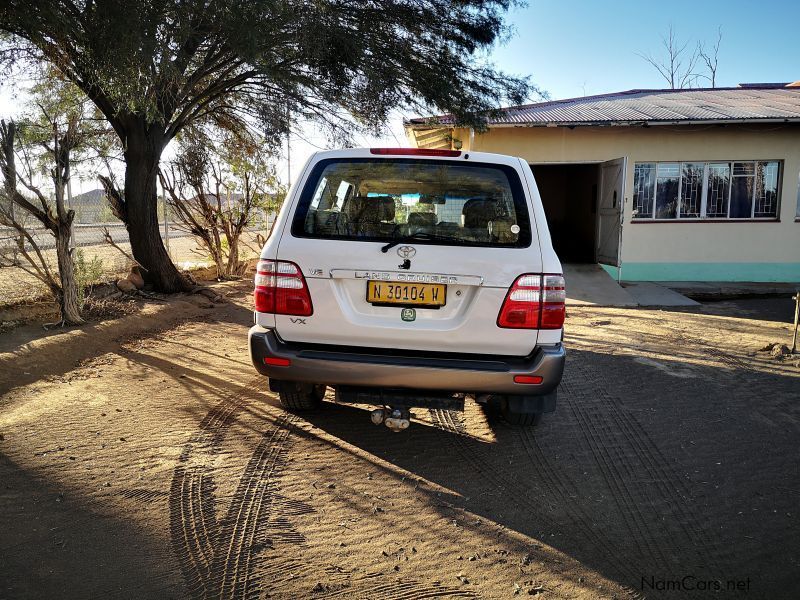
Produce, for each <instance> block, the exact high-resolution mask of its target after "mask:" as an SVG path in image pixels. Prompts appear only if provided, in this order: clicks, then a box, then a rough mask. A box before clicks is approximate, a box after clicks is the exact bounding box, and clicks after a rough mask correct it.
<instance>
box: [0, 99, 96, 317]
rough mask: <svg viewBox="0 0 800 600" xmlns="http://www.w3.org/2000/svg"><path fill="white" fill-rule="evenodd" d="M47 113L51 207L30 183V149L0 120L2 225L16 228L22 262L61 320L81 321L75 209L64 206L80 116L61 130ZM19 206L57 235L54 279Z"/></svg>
mask: <svg viewBox="0 0 800 600" xmlns="http://www.w3.org/2000/svg"><path fill="white" fill-rule="evenodd" d="M45 116H46V117H47V118H48V120H51V119H52V121H51V124H52V135H53V144H52V146H50V145H48V144H45V147H46V150H47V154H48V156H49V158H50V159H51V160H52V169H51V170H50V177H51V178H52V183H53V186H54V188H55V210H53V208H54V207H53V206H52V204H51V203H50V202H49V201H48V199H47V197H46V196H45V195H44V193H43V192H42V190H41V189H40V188H39V187H38V186H36V185H35V184H34V167H33V165H32V162H31V159H30V154H29V153H28V150H29V149H27V148H25V145H24V144H21V143H19V138H18V136H17V125H16V123H14V122H13V121H11V122H9V123H6V122H5V121H0V171H2V176H3V193H2V195H3V196H5V200H6V201H5V202H3V203H2V204H0V224H3V225H5V226H7V227H11V228H12V229H13V230H14V231H15V232H16V235H17V247H18V249H19V252H20V254H21V255H22V256H23V257H24V258H25V260H26V262H27V266H25V265H21V266H22V268H23V269H24V270H25V271H27V272H28V273H30V274H31V275H34V276H35V277H37V278H38V279H39V280H40V281H42V282H43V283H44V284H45V285H47V287H48V288H49V289H50V291H51V293H52V294H53V296H54V297H55V298H56V300H57V301H58V304H59V308H60V309H61V323H63V324H65V325H79V324H81V323H83V318H82V317H81V313H80V307H79V306H78V286H77V283H76V281H75V266H74V262H73V257H72V250H71V249H70V247H69V246H70V238H71V236H72V221H73V219H74V218H75V211H73V210H68V209H67V208H66V206H65V202H64V193H65V190H66V187H67V183H68V182H69V177H70V153H71V152H72V150H73V149H74V148H75V147H76V146H77V145H78V143H79V137H78V119H77V117H76V116H74V115H72V116H71V117H70V118H69V119H68V121H67V123H66V126H65V127H64V128H63V130H62V129H60V128H59V123H58V121H57V120H56V119H53V117H50V116H49V115H47V114H46V113H45ZM18 153H19V154H21V155H22V156H23V161H22V162H23V165H24V167H23V172H19V171H18V170H17V154H18ZM20 183H21V184H22V187H23V188H25V189H26V190H27V191H28V192H29V193H32V194H33V195H34V198H33V199H30V198H28V197H26V196H25V194H23V193H22V192H21V191H20V187H19V184H20ZM15 208H16V209H17V210H15ZM19 210H22V211H24V213H25V214H27V215H30V216H32V217H33V218H34V219H36V221H38V222H39V223H40V224H41V226H43V227H44V228H45V229H46V230H47V231H48V233H50V234H51V235H52V236H53V237H54V238H55V246H56V258H57V261H58V278H59V279H58V280H56V277H55V275H54V274H53V272H52V270H51V269H50V266H49V264H48V261H47V259H46V258H45V256H44V253H43V252H42V249H41V247H40V245H39V242H37V240H36V239H35V237H34V236H33V234H32V233H31V231H30V228H29V227H28V226H27V225H26V223H25V220H24V218H23V217H22V215H20V214H19V213H18V211H19ZM29 249H30V250H29Z"/></svg>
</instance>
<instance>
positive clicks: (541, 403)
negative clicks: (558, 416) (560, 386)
mask: <svg viewBox="0 0 800 600" xmlns="http://www.w3.org/2000/svg"><path fill="white" fill-rule="evenodd" d="M557 395H558V392H556V391H553V392H550V393H549V394H545V395H544V396H506V397H505V401H506V402H507V403H508V410H509V411H510V412H512V413H519V414H529V413H551V412H554V411H555V410H556V398H557Z"/></svg>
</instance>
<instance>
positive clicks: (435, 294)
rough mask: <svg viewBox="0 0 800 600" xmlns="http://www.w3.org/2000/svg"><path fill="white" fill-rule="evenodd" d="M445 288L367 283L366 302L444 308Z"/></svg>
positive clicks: (431, 284) (376, 282)
mask: <svg viewBox="0 0 800 600" xmlns="http://www.w3.org/2000/svg"><path fill="white" fill-rule="evenodd" d="M446 297H447V286H446V285H444V284H441V283H402V282H396V281H367V302H370V303H371V304H398V305H403V306H409V305H410V306H435V307H439V306H444V304H445V299H446Z"/></svg>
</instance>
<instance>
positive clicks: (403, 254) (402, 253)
mask: <svg viewBox="0 0 800 600" xmlns="http://www.w3.org/2000/svg"><path fill="white" fill-rule="evenodd" d="M416 253H417V249H416V248H414V247H413V246H400V247H399V248H398V249H397V256H399V257H400V258H414V255H415V254H416Z"/></svg>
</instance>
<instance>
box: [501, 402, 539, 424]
mask: <svg viewBox="0 0 800 600" xmlns="http://www.w3.org/2000/svg"><path fill="white" fill-rule="evenodd" d="M502 412H503V418H504V419H505V420H506V421H507V422H508V423H509V424H510V425H513V426H514V427H536V426H537V425H538V424H539V423H541V422H542V417H543V416H544V413H527V412H513V411H511V410H508V405H505V406H504V407H503V411H502Z"/></svg>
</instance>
